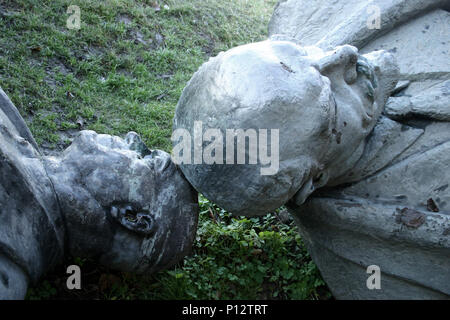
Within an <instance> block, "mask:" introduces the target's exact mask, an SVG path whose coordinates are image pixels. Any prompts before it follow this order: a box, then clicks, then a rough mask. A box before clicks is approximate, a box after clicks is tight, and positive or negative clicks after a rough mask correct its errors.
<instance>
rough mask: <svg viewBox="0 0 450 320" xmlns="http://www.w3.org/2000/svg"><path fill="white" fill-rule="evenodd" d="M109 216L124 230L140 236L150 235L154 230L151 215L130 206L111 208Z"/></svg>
mask: <svg viewBox="0 0 450 320" xmlns="http://www.w3.org/2000/svg"><path fill="white" fill-rule="evenodd" d="M110 213H111V216H112V217H113V218H114V219H115V220H116V221H117V222H119V223H120V224H121V225H122V226H123V227H125V228H126V229H128V230H130V231H133V232H135V233H138V234H142V235H151V234H153V233H154V232H155V230H156V224H155V221H154V219H153V217H152V215H151V213H149V212H147V211H144V210H135V209H134V208H133V207H132V206H131V205H126V206H123V207H118V206H112V207H111V210H110Z"/></svg>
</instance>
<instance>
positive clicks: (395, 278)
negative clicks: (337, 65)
mask: <svg viewBox="0 0 450 320" xmlns="http://www.w3.org/2000/svg"><path fill="white" fill-rule="evenodd" d="M306 4H307V5H308V6H311V7H308V6H307V5H306ZM322 4H323V2H322V1H321V2H320V4H319V2H316V3H314V2H312V3H311V2H310V1H301V0H287V1H281V2H280V3H279V5H278V7H277V9H276V11H275V13H274V16H273V18H272V21H271V27H270V33H272V34H273V33H281V34H283V35H284V36H287V37H293V38H295V41H296V42H297V43H302V44H305V45H317V46H319V47H322V48H326V47H328V46H330V45H341V44H344V43H349V44H352V45H355V46H357V47H358V48H360V49H361V52H370V51H372V50H375V49H385V50H388V51H389V52H391V53H393V54H394V55H395V56H396V58H397V61H398V63H399V66H400V80H407V81H402V83H401V84H399V85H398V87H397V88H396V89H394V90H393V91H392V94H393V96H392V97H390V98H389V100H388V102H387V104H386V106H385V110H384V115H385V116H386V117H382V118H381V119H380V120H379V122H378V124H377V125H376V126H375V128H374V130H373V132H372V133H371V134H370V135H369V136H368V138H367V139H368V141H367V144H366V146H365V148H364V150H363V151H362V152H361V157H360V158H359V160H358V161H357V162H356V164H355V166H354V167H353V169H352V170H350V171H348V172H346V173H345V174H344V175H342V176H341V177H340V178H338V179H336V180H335V181H334V183H333V184H329V185H328V186H326V187H325V188H322V189H320V190H318V191H317V192H315V193H314V194H312V195H311V197H310V198H309V199H308V201H307V202H305V204H304V205H302V206H297V205H296V203H295V199H293V200H291V201H290V203H289V208H290V211H291V212H292V213H293V214H294V216H295V219H296V221H297V224H298V226H299V228H300V231H301V234H302V236H303V239H304V240H305V242H306V244H307V246H308V248H309V252H310V253H311V255H312V257H313V259H314V261H315V262H316V263H317V265H318V266H319V268H320V270H321V273H322V275H323V276H324V278H325V280H326V282H327V283H328V285H329V287H330V289H331V290H332V291H333V293H334V295H335V297H337V298H344V299H442V298H446V299H448V297H449V296H450V287H449V284H450V272H449V270H450V265H449V263H450V243H449V237H448V235H449V233H448V231H447V230H449V223H450V219H449V217H450V215H449V212H450V207H449V201H450V199H449V192H448V185H449V184H448V181H449V179H450V176H449V172H450V168H449V167H448V166H449V165H448V164H449V163H450V158H449V157H450V150H449V143H450V123H449V122H448V121H449V119H450V117H449V112H450V111H449V110H450V101H449V98H448V95H449V94H448V91H449V90H448V89H449V79H450V73H449V69H450V60H449V59H448V56H449V48H450V35H449V32H450V31H449V30H450V29H449V25H450V24H449V23H450V14H449V13H448V10H449V3H448V1H369V2H361V4H356V3H353V2H351V1H350V2H347V1H328V2H326V4H325V5H322ZM371 5H377V6H379V8H380V9H381V28H380V29H369V28H367V26H366V23H367V18H368V9H369V6H371ZM332 7H333V10H330V9H331V8H332ZM305 8H306V9H305ZM336 8H337V9H338V10H336ZM339 8H340V9H339ZM322 13H324V14H325V16H322ZM324 19H325V20H326V21H325V20H324ZM321 25H322V26H323V29H321ZM278 37H279V36H278ZM387 117H389V118H390V119H392V120H390V119H388V118H387ZM393 120H397V121H400V122H396V121H393ZM369 265H377V266H379V267H380V269H381V279H382V280H381V283H382V284H381V290H368V288H367V286H366V280H367V277H368V275H367V273H366V268H367V266H369Z"/></svg>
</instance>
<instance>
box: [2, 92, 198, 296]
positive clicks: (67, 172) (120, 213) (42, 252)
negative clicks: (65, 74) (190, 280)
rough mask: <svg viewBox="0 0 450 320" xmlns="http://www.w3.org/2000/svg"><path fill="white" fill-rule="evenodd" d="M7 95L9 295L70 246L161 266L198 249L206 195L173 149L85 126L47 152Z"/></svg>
mask: <svg viewBox="0 0 450 320" xmlns="http://www.w3.org/2000/svg"><path fill="white" fill-rule="evenodd" d="M0 93H1V95H0V299H21V298H23V297H24V296H25V293H26V289H27V286H28V283H29V282H32V283H34V282H36V281H37V280H38V279H39V278H40V277H41V276H42V275H43V274H44V273H45V272H46V271H48V270H49V269H51V268H52V267H54V266H55V265H56V264H58V263H61V261H62V259H63V257H64V254H67V253H70V254H72V255H74V256H77V257H91V258H94V259H98V260H99V261H100V262H101V263H103V264H104V265H106V266H108V267H112V268H116V269H119V270H123V271H131V272H137V273H151V272H155V271H158V270H161V269H162V268H165V267H168V266H170V265H172V264H174V263H176V262H178V261H179V260H180V259H181V258H182V257H184V256H185V255H186V254H187V253H188V252H189V251H190V248H191V245H192V243H193V241H194V236H195V232H196V226H197V209H198V204H197V194H196V192H195V191H194V190H193V188H192V187H191V186H190V185H189V183H188V182H187V181H186V180H185V179H184V177H183V175H182V174H181V172H180V171H179V170H178V169H177V168H176V166H175V164H174V163H173V162H172V161H171V159H170V156H169V155H168V154H167V153H165V152H162V151H158V150H149V149H148V148H147V147H146V146H145V145H144V144H143V143H142V141H141V140H140V138H139V136H138V135H137V134H136V133H129V134H128V135H127V136H126V138H125V139H121V138H119V137H113V136H109V135H98V134H96V133H95V132H93V131H82V132H80V134H79V136H78V137H77V138H76V139H75V141H74V142H73V144H72V145H71V146H70V147H69V148H68V149H67V150H65V152H64V153H63V154H62V155H61V156H58V157H43V156H42V155H41V154H40V153H39V151H38V149H37V148H36V146H35V142H34V140H33V139H32V136H31V133H29V130H28V128H27V127H26V125H25V123H24V122H23V119H22V118H21V117H20V115H19V113H18V112H17V110H16V109H15V107H14V106H13V105H12V103H11V101H10V100H9V99H8V98H7V97H6V95H5V94H4V92H3V91H1V90H0Z"/></svg>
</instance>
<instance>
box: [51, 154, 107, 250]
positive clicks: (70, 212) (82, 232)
mask: <svg viewBox="0 0 450 320" xmlns="http://www.w3.org/2000/svg"><path fill="white" fill-rule="evenodd" d="M44 163H45V167H46V169H47V173H48V175H49V177H50V179H51V180H52V181H53V184H54V187H55V192H56V194H57V197H58V200H59V205H60V208H61V212H62V215H63V217H64V220H65V224H66V241H67V243H66V248H67V249H68V250H69V252H70V253H71V254H72V255H73V256H78V257H95V256H99V255H101V254H103V253H104V252H105V251H107V249H108V248H109V245H110V244H111V243H110V242H111V227H110V221H109V220H108V218H107V216H106V213H105V210H104V208H102V207H101V206H100V204H99V203H98V202H97V201H96V200H95V197H94V196H92V194H91V193H90V192H89V190H88V188H87V187H86V186H85V185H82V184H80V183H78V181H79V179H78V178H79V176H80V174H81V173H80V172H79V168H78V167H77V166H75V165H73V163H74V161H71V160H68V159H64V160H62V159H60V158H57V157H44Z"/></svg>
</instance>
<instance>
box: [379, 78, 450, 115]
mask: <svg viewBox="0 0 450 320" xmlns="http://www.w3.org/2000/svg"><path fill="white" fill-rule="evenodd" d="M432 78H433V77H431V79H432ZM447 78H450V73H449V74H448V76H447ZM449 106H450V80H449V79H447V80H423V81H417V82H412V83H411V84H410V85H409V86H408V88H406V89H404V90H402V91H401V92H400V93H399V94H396V95H395V96H393V97H390V98H389V100H388V102H387V103H386V106H385V108H384V114H385V115H386V116H388V117H390V118H392V119H396V120H402V119H408V118H413V117H422V118H427V119H436V120H441V121H450V107H449Z"/></svg>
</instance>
